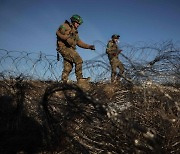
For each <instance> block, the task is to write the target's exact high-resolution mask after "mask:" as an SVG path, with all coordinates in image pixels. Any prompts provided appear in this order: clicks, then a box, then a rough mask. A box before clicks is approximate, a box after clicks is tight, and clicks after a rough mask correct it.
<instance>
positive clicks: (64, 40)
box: [56, 14, 95, 82]
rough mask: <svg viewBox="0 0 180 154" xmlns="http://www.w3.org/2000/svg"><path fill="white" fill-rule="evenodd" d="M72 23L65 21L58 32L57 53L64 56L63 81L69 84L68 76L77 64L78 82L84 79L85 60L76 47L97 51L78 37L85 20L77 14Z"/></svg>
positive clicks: (72, 18)
mask: <svg viewBox="0 0 180 154" xmlns="http://www.w3.org/2000/svg"><path fill="white" fill-rule="evenodd" d="M70 20H71V22H69V21H67V20H66V21H65V22H64V23H63V24H62V25H61V26H60V27H59V28H58V30H57V32H56V35H57V51H58V52H59V53H60V54H61V55H62V57H63V60H64V69H63V72H62V81H63V82H67V80H68V76H69V74H70V72H71V71H72V68H73V65H74V64H75V73H76V79H77V81H78V80H80V79H82V78H83V75H82V63H83V60H82V58H81V57H80V55H79V54H78V53H77V51H76V45H77V46H79V47H81V48H84V49H91V50H95V46H94V45H88V44H86V43H84V42H83V41H81V39H80V38H79V35H78V30H77V29H78V27H79V25H81V24H82V23H83V19H82V18H81V17H80V16H79V15H77V14H75V15H73V16H72V17H71V18H70Z"/></svg>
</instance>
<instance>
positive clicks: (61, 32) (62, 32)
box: [56, 25, 70, 40]
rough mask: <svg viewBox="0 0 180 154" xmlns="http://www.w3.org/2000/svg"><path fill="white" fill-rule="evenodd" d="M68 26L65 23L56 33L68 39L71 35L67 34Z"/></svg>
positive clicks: (61, 37) (63, 38)
mask: <svg viewBox="0 0 180 154" xmlns="http://www.w3.org/2000/svg"><path fill="white" fill-rule="evenodd" d="M65 32H66V26H65V25H61V26H60V27H59V28H58V30H57V31H56V35H57V36H58V37H59V38H60V39H62V40H67V39H68V38H69V37H70V36H69V35H67V34H66V33H65Z"/></svg>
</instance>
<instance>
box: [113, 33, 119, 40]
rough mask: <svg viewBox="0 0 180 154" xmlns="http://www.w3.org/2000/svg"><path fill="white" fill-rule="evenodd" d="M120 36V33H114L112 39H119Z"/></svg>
mask: <svg viewBox="0 0 180 154" xmlns="http://www.w3.org/2000/svg"><path fill="white" fill-rule="evenodd" d="M119 37H120V35H118V34H113V35H112V36H111V38H112V39H119Z"/></svg>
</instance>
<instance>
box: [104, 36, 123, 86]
mask: <svg viewBox="0 0 180 154" xmlns="http://www.w3.org/2000/svg"><path fill="white" fill-rule="evenodd" d="M119 37H120V36H119V35H117V34H114V35H112V37H111V40H110V41H108V43H107V47H106V53H107V54H108V58H109V62H110V65H111V82H112V83H113V82H115V81H116V79H117V77H118V76H122V74H123V73H124V66H123V64H122V63H121V62H120V60H119V59H118V55H119V54H120V53H121V51H122V50H120V49H119V48H118V45H117V43H118V40H119ZM117 68H118V69H119V73H117Z"/></svg>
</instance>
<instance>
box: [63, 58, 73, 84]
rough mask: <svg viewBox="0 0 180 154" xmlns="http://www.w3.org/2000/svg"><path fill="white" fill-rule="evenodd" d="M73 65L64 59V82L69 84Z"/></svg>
mask: <svg viewBox="0 0 180 154" xmlns="http://www.w3.org/2000/svg"><path fill="white" fill-rule="evenodd" d="M72 68H73V63H72V62H70V61H68V60H66V59H64V69H63V72H62V81H63V82H67V80H68V76H69V73H70V72H71V71H72Z"/></svg>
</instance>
